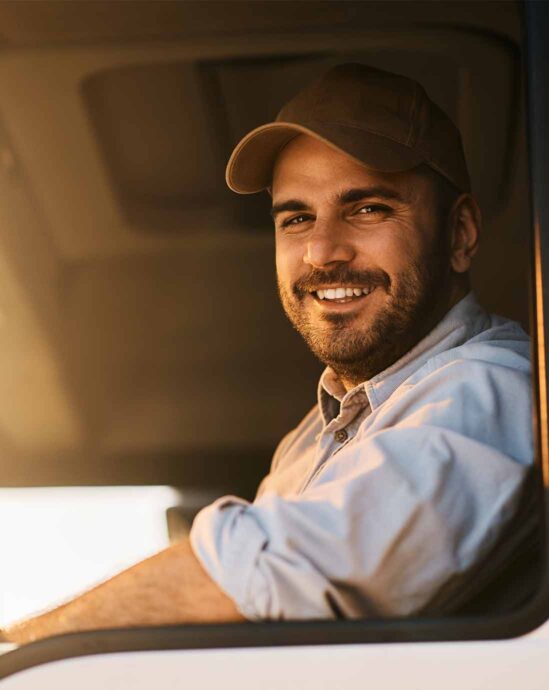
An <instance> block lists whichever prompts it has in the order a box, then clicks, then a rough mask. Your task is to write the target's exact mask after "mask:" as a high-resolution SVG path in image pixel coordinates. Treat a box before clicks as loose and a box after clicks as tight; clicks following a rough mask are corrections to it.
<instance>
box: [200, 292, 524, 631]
mask: <svg viewBox="0 0 549 690" xmlns="http://www.w3.org/2000/svg"><path fill="white" fill-rule="evenodd" d="M532 460H533V443H532V415H531V379H530V345H529V339H528V336H527V335H526V333H524V331H523V330H522V328H521V327H520V326H519V325H518V324H517V323H515V322H513V321H509V320H507V319H504V318H501V317H498V316H494V315H490V314H488V313H487V312H485V311H484V310H483V309H482V308H481V307H480V306H479V305H478V303H477V302H476V300H475V298H474V296H473V294H472V293H470V294H469V295H468V296H467V297H465V298H464V299H463V300H462V301H461V302H459V303H458V304H457V305H455V306H454V307H453V309H451V310H450V311H449V312H448V313H447V314H446V316H445V317H444V319H443V320H442V321H441V322H440V323H439V324H438V325H437V326H436V327H435V328H434V330H433V331H431V333H430V334H429V335H428V336H426V337H425V338H424V339H423V340H422V341H421V342H419V343H418V344H417V345H416V346H415V347H414V348H413V349H412V350H411V351H410V352H408V353H407V354H406V355H405V356H404V357H402V358H401V359H400V360H399V361H397V362H396V363H395V364H393V365H392V366H391V367H389V368H388V369H387V370H385V371H383V372H382V373H380V374H378V375H377V376H375V377H374V378H372V379H371V380H369V381H366V382H364V383H362V384H360V385H358V386H356V387H355V388H353V389H352V390H350V391H349V392H345V390H344V388H343V387H342V386H341V384H340V382H339V381H338V379H337V376H335V374H334V372H333V371H332V370H331V369H330V368H328V369H326V370H325V371H324V373H323V375H322V377H321V379H320V383H319V388H318V405H316V406H315V407H314V408H313V409H312V410H311V411H310V412H309V414H308V415H307V416H306V417H305V418H304V419H303V421H302V422H301V423H300V424H299V425H298V427H297V428H296V429H294V430H293V431H291V432H290V433H289V434H288V435H287V436H285V437H284V439H283V440H282V441H281V443H280V444H279V446H278V448H277V450H276V453H275V455H274V458H273V462H272V467H271V472H270V474H269V475H268V476H267V477H266V478H265V479H264V480H263V482H262V484H261V486H260V488H259V491H258V494H257V497H256V499H255V501H254V502H253V503H251V504H250V503H248V502H246V501H244V500H242V499H239V498H236V497H233V496H228V497H224V498H221V499H219V500H218V501H216V502H215V503H213V504H212V505H211V506H208V507H207V508H205V509H204V510H203V511H201V512H200V513H199V515H198V516H197V518H196V519H195V522H194V524H193V528H192V530H191V544H192V547H193V549H194V552H195V553H196V555H197V557H198V559H199V560H200V561H201V563H202V564H203V566H204V568H205V569H206V570H207V572H208V573H209V574H210V576H211V577H212V578H213V579H214V580H215V581H216V582H217V583H218V585H219V586H220V587H221V588H222V590H224V591H225V592H226V593H227V594H228V595H229V596H230V597H231V598H232V599H233V600H234V601H235V603H236V605H237V606H238V608H239V610H240V611H241V613H242V614H243V615H244V616H246V617H247V618H249V619H252V620H263V619H303V618H335V617H352V618H359V617H369V616H397V615H408V614H412V613H414V612H417V611H420V610H429V602H432V601H434V600H435V598H436V599H438V600H440V595H441V592H444V590H445V588H448V587H450V588H451V584H452V582H453V581H455V580H456V578H463V575H464V574H467V572H468V571H470V569H471V567H472V566H473V565H474V564H475V563H477V562H478V561H479V560H480V559H482V558H483V556H485V555H486V554H487V553H488V552H489V550H490V548H491V547H492V546H493V545H494V544H495V542H496V541H497V539H498V537H499V536H500V535H501V533H502V530H503V529H504V528H505V526H506V525H507V524H508V523H509V520H510V519H511V517H512V516H513V513H514V512H515V510H516V507H517V504H518V501H519V498H520V493H521V488H522V485H523V483H524V479H525V476H526V474H527V470H528V467H529V466H530V465H531V464H532Z"/></svg>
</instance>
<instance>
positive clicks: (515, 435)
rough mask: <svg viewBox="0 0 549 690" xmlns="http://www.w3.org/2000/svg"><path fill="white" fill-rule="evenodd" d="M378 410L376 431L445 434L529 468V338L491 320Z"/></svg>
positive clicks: (508, 323)
mask: <svg viewBox="0 0 549 690" xmlns="http://www.w3.org/2000/svg"><path fill="white" fill-rule="evenodd" d="M383 407H384V409H383V410H380V411H379V412H380V414H379V415H378V419H377V420H376V421H377V424H376V427H378V425H379V424H381V425H383V427H384V428H387V427H394V426H396V427H399V428H401V427H406V428H420V427H423V428H424V429H426V430H430V433H432V432H433V430H434V429H439V430H445V431H446V432H450V433H451V434H458V435H459V436H460V437H467V438H469V439H474V440H475V441H478V442H480V443H482V444H486V445H488V446H491V447H492V448H497V449H499V450H500V451H503V452H504V453H505V454H507V455H509V456H511V457H513V458H514V459H515V460H518V461H519V462H521V463H529V462H531V458H532V453H533V451H532V410H531V368H530V343H529V338H528V336H527V334H526V333H525V332H524V331H523V330H522V328H521V327H520V326H519V325H518V324H515V323H514V322H511V321H507V320H504V319H499V317H495V318H494V322H493V325H492V326H491V327H490V328H489V329H486V330H484V331H482V332H481V333H479V334H478V335H475V336H474V337H473V338H471V339H470V340H468V341H467V342H465V343H463V344H461V345H460V346H458V347H455V348H452V349H449V350H446V351H445V352H442V353H439V354H437V355H436V356H434V357H433V358H431V359H430V360H429V361H427V362H426V364H425V365H424V366H422V367H421V369H419V370H418V371H416V372H415V373H414V374H413V375H412V376H410V377H409V378H408V379H407V380H406V381H405V382H404V383H403V384H402V385H401V386H399V388H398V389H397V390H395V391H394V393H393V395H392V396H390V398H389V399H388V400H387V401H386V403H385V405H384V406H383ZM378 428H379V427H378Z"/></svg>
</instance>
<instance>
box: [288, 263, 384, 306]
mask: <svg viewBox="0 0 549 690" xmlns="http://www.w3.org/2000/svg"><path fill="white" fill-rule="evenodd" d="M345 284H347V285H368V286H372V287H381V288H384V289H385V290H386V291H387V292H389V290H390V288H391V278H390V276H389V274H388V273H386V272H385V271H383V270H382V269H366V270H364V271H351V270H349V269H348V268H346V267H345V266H341V267H338V268H333V269H332V270H330V271H319V270H318V269H313V270H312V271H311V272H310V273H309V275H307V276H303V277H302V278H299V279H298V280H296V281H295V283H294V284H293V287H292V291H293V293H294V295H296V297H299V298H303V297H305V295H306V294H307V293H309V292H313V291H315V290H318V288H319V287H321V286H322V287H327V286H329V285H345Z"/></svg>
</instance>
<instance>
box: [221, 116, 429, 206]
mask: <svg viewBox="0 0 549 690" xmlns="http://www.w3.org/2000/svg"><path fill="white" fill-rule="evenodd" d="M300 134H307V135H308V136H311V137H314V138H315V139H318V140H320V141H322V142H324V143H325V144H327V145H328V146H331V147H332V148H334V149H336V150H337V151H340V152H341V153H344V154H346V155H347V156H349V157H350V158H352V159H354V160H355V161H356V162H357V163H359V164H360V165H363V166H365V167H366V168H369V169H371V170H376V171H380V172H398V171H400V170H409V169H410V168H414V167H416V166H417V165H419V164H420V163H421V162H422V161H423V157H422V156H421V155H420V154H419V153H418V152H417V151H414V150H412V149H410V148H409V147H408V146H405V145H404V144H400V143H398V142H396V141H393V140H392V139H388V138H387V137H384V136H381V135H379V134H374V133H372V132H368V131H367V130H364V129H359V128H357V127H349V126H347V125H338V124H332V123H329V124H328V123H318V124H316V123H315V128H314V129H311V128H310V127H304V126H303V125H297V124H294V123H293V122H272V123H270V124H267V125H262V126H261V127H258V128H257V129H254V130H252V131H251V132H250V133H249V134H247V135H246V136H245V137H244V138H243V139H241V141H240V142H239V143H238V144H237V146H236V147H235V149H234V151H233V153H232V155H231V157H230V159H229V162H228V164H227V170H226V175H225V179H226V181H227V184H228V186H229V187H230V188H231V189H232V190H233V191H234V192H237V193H238V194H253V193H255V192H260V191H262V190H264V189H267V188H268V187H270V186H271V181H272V176H273V168H274V164H275V162H276V159H277V157H278V154H279V153H280V152H281V151H282V149H283V148H284V147H285V146H286V144H288V143H289V142H290V141H291V140H292V139H294V138H295V137H297V136H299V135H300Z"/></svg>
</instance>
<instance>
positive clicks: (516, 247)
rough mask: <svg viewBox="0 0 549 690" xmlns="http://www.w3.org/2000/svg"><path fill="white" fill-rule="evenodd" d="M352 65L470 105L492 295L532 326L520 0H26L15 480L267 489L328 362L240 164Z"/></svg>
mask: <svg viewBox="0 0 549 690" xmlns="http://www.w3.org/2000/svg"><path fill="white" fill-rule="evenodd" d="M349 60H353V61H354V60H356V61H362V62H366V63H369V64H372V65H375V66H378V67H381V68H384V69H389V70H392V71H395V72H399V73H402V74H405V75H408V76H411V77H413V78H416V79H418V80H419V81H421V82H422V83H423V84H424V86H425V87H426V89H427V91H428V93H429V94H430V96H431V97H432V98H433V99H434V100H435V101H437V102H438V103H439V104H440V105H441V106H442V107H443V108H444V109H445V110H446V111H447V112H448V113H449V114H450V115H451V116H452V117H453V118H454V120H455V121H456V123H457V124H458V126H459V127H460V129H461V131H462V135H463V140H464V146H465V150H466V155H467V158H468V161H469V166H470V170H471V175H472V180H473V187H474V191H475V193H476V194H477V196H478V198H479V201H480V203H481V206H482V208H483V212H484V236H483V242H482V249H481V252H480V256H479V257H478V260H477V262H476V266H475V270H474V286H475V289H476V291H477V293H478V295H479V297H480V299H481V301H482V302H483V303H484V304H485V305H486V306H487V307H488V308H489V309H491V310H493V311H496V312H499V313H501V314H504V315H506V316H509V317H511V318H515V319H517V320H519V321H521V322H522V323H523V324H524V326H525V327H528V280H529V278H528V276H529V272H528V271H529V267H528V259H529V243H530V216H529V204H528V184H527V176H526V149H525V134H524V118H523V108H522V88H523V85H522V83H521V79H522V74H521V17H520V5H519V4H518V3H514V2H492V1H490V2H474V1H468V2H413V1H407V2H346V1H341V2H336V1H334V2H316V1H310V2H263V1H261V0H257V1H255V2H150V1H148V2H136V1H133V0H130V1H127V2H116V1H115V2H85V3H79V2H78V3H75V2H49V1H45V2H44V1H43V2H40V3H36V2H24V1H18V2H2V3H0V380H2V381H3V394H2V395H1V396H0V450H1V451H2V453H1V459H0V471H1V476H2V478H3V479H2V485H4V486H24V485H29V486H30V485H35V486H36V485H59V484H112V483H114V484H117V483H122V484H133V483H154V484H163V483H168V484H173V485H177V486H185V487H197V488H201V489H204V490H207V491H210V492H212V493H221V492H224V491H231V492H235V493H239V494H242V495H245V496H251V495H253V492H254V489H255V486H256V484H257V482H258V480H259V478H260V477H261V476H262V474H264V473H265V471H266V469H267V468H268V464H269V460H270V456H271V454H272V451H273V450H274V447H275V446H276V443H277V442H278V440H279V439H280V438H281V436H282V435H283V434H284V433H286V432H287V431H288V430H289V429H290V428H292V426H294V425H295V424H296V423H297V422H298V421H299V419H300V418H301V417H302V416H303V414H304V413H305V412H306V411H307V410H308V409H309V408H310V407H311V406H312V405H313V404H314V402H315V394H316V383H317V379H318V375H319V373H320V371H321V367H320V365H319V364H318V363H316V362H315V361H314V359H313V358H312V356H311V355H310V354H309V353H308V351H307V349H306V347H305V346H304V345H303V343H302V342H301V340H300V338H299V336H298V335H297V334H296V333H294V332H293V331H292V329H291V327H290V326H289V324H288V323H287V322H286V320H285V317H284V316H283V314H282V310H281V308H280V306H279V304H278V299H277V296H276V290H275V281H274V259H273V236H272V229H271V227H270V223H269V218H268V208H269V205H268V199H267V198H265V197H263V196H261V195H259V196H258V195H254V196H252V197H239V196H237V195H234V194H232V193H231V192H229V191H228V190H227V189H226V188H225V184H224V167H225V163H226V160H227V157H228V155H229V154H230V151H231V149H232V147H233V146H234V144H235V143H236V142H237V141H238V139H239V137H240V136H241V135H242V134H243V133H245V132H246V131H248V130H249V129H251V128H253V127H255V126H257V125H259V124H263V123H264V122H267V121H270V120H271V119H273V118H274V116H275V115H276V112H277V110H278V109H279V107H280V106H281V104H282V103H283V102H284V101H285V100H287V99H288V98H290V97H291V96H292V95H294V94H295V93H296V91H298V90H299V89H300V88H301V86H302V85H303V84H305V83H306V82H307V81H308V80H310V79H311V78H313V77H315V76H317V75H319V74H320V73H321V72H323V71H324V70H325V69H326V68H327V67H329V66H331V65H334V64H337V63H340V62H346V61H349Z"/></svg>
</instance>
